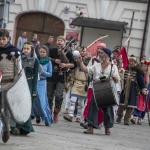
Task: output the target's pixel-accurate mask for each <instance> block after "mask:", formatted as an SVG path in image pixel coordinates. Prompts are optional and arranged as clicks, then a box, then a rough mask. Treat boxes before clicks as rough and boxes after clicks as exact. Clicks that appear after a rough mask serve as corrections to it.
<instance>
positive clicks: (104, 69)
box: [78, 48, 120, 135]
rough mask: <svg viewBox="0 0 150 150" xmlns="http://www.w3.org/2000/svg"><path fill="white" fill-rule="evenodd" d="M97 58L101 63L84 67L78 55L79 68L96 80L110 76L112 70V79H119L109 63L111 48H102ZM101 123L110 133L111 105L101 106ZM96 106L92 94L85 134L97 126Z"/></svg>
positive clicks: (106, 131) (112, 122)
mask: <svg viewBox="0 0 150 150" xmlns="http://www.w3.org/2000/svg"><path fill="white" fill-rule="evenodd" d="M99 53H100V54H99V56H100V57H99V58H100V60H101V61H102V63H97V64H94V65H93V66H91V67H86V66H85V65H84V64H83V62H82V57H81V56H80V55H79V56H78V62H79V63H80V66H81V69H82V70H83V71H84V72H85V73H87V74H89V75H92V74H93V76H95V78H96V80H99V78H100V77H102V76H106V78H109V77H110V72H111V70H112V77H113V79H114V81H115V82H116V83H117V82H118V80H120V77H119V74H118V69H117V67H116V66H115V65H113V66H112V65H111V62H110V61H111V50H110V49H108V48H102V49H101V50H100V52H99ZM102 110H103V123H104V126H105V134H106V135H110V134H111V132H110V130H109V128H112V127H113V124H114V112H113V107H112V106H111V107H107V108H103V109H102ZM97 116H98V108H97V106H96V103H95V100H94V95H93V96H92V100H91V103H90V107H89V110H88V114H87V122H88V127H89V128H88V130H87V131H84V133H85V134H93V128H98V119H97Z"/></svg>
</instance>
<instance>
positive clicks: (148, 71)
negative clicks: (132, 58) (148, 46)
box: [141, 63, 150, 88]
mask: <svg viewBox="0 0 150 150" xmlns="http://www.w3.org/2000/svg"><path fill="white" fill-rule="evenodd" d="M143 64H144V63H142V64H141V67H142V65H143ZM145 65H146V64H145ZM149 73H150V66H149V65H147V71H146V79H147V80H146V88H148V85H149Z"/></svg>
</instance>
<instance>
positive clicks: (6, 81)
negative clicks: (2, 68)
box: [1, 79, 14, 83]
mask: <svg viewBox="0 0 150 150" xmlns="http://www.w3.org/2000/svg"><path fill="white" fill-rule="evenodd" d="M13 81H14V80H13V79H10V80H2V81H1V83H9V82H13Z"/></svg>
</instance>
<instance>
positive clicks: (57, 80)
mask: <svg viewBox="0 0 150 150" xmlns="http://www.w3.org/2000/svg"><path fill="white" fill-rule="evenodd" d="M57 46H58V48H53V49H51V51H50V53H49V57H50V60H51V62H52V77H50V78H47V81H48V82H47V94H48V101H49V107H50V110H51V113H52V108H53V99H54V95H55V108H54V122H58V114H59V112H60V111H61V105H62V101H63V91H64V87H65V81H66V77H67V73H66V71H65V70H62V71H63V74H60V69H63V68H73V67H74V63H75V62H74V58H73V55H72V53H71V52H70V51H68V50H67V49H65V50H64V52H66V54H65V56H66V57H65V59H67V60H68V63H63V62H61V60H60V59H61V55H59V54H61V53H63V51H62V49H63V48H64V46H65V38H64V36H62V35H60V36H58V37H57Z"/></svg>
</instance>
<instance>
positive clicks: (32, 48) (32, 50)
mask: <svg viewBox="0 0 150 150" xmlns="http://www.w3.org/2000/svg"><path fill="white" fill-rule="evenodd" d="M24 44H29V45H32V46H30V47H31V57H33V56H34V45H33V43H32V42H29V41H27V42H25V43H24ZM22 52H23V48H22Z"/></svg>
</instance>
